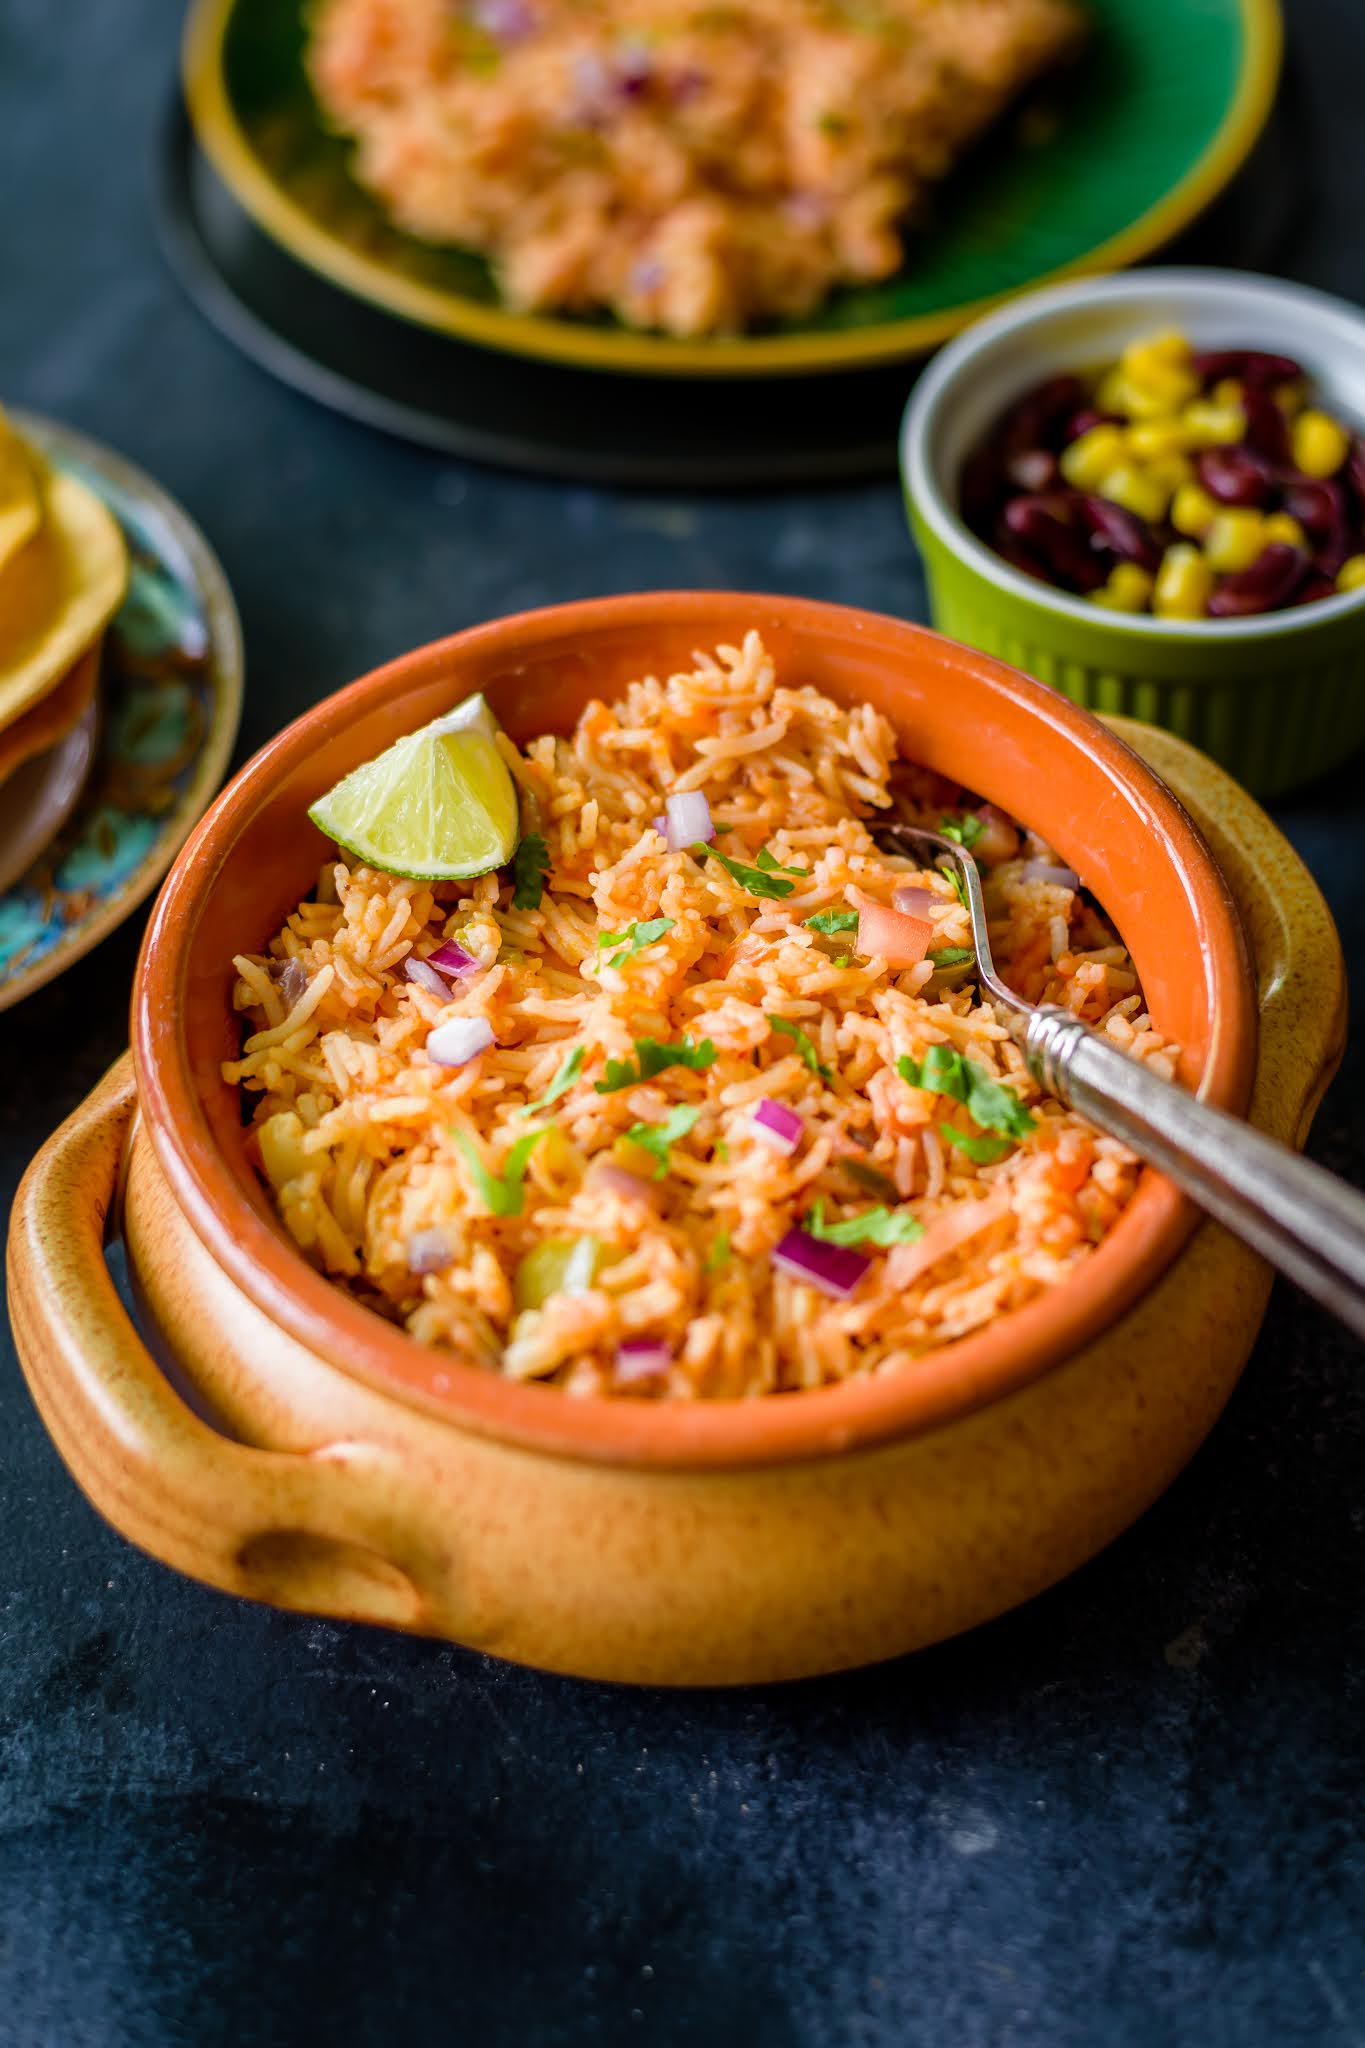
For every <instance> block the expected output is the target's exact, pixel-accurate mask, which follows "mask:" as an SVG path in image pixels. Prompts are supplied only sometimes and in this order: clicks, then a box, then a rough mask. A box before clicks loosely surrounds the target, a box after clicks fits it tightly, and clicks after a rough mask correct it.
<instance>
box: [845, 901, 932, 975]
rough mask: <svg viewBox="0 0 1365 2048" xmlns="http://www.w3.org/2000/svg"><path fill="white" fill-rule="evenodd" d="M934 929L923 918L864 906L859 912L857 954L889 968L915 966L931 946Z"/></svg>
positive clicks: (875, 904)
mask: <svg viewBox="0 0 1365 2048" xmlns="http://www.w3.org/2000/svg"><path fill="white" fill-rule="evenodd" d="M933 937H934V927H933V926H932V925H931V924H930V922H929V920H928V919H927V918H924V917H911V916H910V915H909V913H908V912H907V911H904V910H888V909H886V908H885V907H884V906H883V905H882V904H880V903H864V904H863V905H862V906H861V908H860V909H859V911H858V951H859V952H860V953H861V954H862V955H863V957H864V959H871V958H872V957H873V956H874V955H875V956H876V958H877V959H878V960H885V962H886V964H887V966H888V967H918V965H919V963H920V961H921V960H922V959H923V958H924V956H925V954H926V953H927V952H928V951H929V948H930V946H931V944H932V943H933Z"/></svg>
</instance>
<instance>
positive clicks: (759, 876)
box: [692, 840, 810, 902]
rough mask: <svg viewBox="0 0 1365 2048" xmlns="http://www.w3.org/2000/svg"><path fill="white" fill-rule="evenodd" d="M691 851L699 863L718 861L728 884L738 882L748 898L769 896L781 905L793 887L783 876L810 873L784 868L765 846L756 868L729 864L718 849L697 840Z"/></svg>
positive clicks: (738, 863) (743, 864)
mask: <svg viewBox="0 0 1365 2048" xmlns="http://www.w3.org/2000/svg"><path fill="white" fill-rule="evenodd" d="M692 851H693V853H694V854H695V855H696V856H697V859H698V860H708V859H709V860H718V861H719V862H720V864H721V866H722V867H723V868H724V870H725V872H726V874H727V875H729V876H730V878H731V880H732V881H735V882H738V883H739V886H740V888H741V889H747V890H748V892H749V894H750V895H751V896H769V897H772V898H773V899H774V900H775V901H777V902H781V900H782V898H783V897H784V896H790V895H791V892H792V890H793V889H794V888H795V887H796V883H795V882H794V881H791V882H788V881H784V880H783V879H782V877H783V876H786V875H795V876H799V877H803V878H804V877H805V876H806V875H808V874H809V873H810V869H809V868H784V867H783V866H781V864H780V863H779V862H778V860H777V858H776V856H775V855H773V854H771V853H769V851H768V849H767V847H766V846H761V847H760V848H759V850H758V856H757V859H758V865H757V866H756V867H748V866H746V865H745V863H744V862H743V861H742V860H732V859H731V857H730V855H729V854H728V853H722V852H721V850H720V848H719V847H718V846H704V845H703V844H702V842H701V841H700V840H698V841H697V843H696V845H695V846H694V847H693V848H692Z"/></svg>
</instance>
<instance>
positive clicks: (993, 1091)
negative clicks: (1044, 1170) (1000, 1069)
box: [896, 1045, 1037, 1138]
mask: <svg viewBox="0 0 1365 2048" xmlns="http://www.w3.org/2000/svg"><path fill="white" fill-rule="evenodd" d="M896 1071H897V1073H898V1074H899V1075H900V1077H901V1079H902V1080H903V1081H908V1082H909V1084H910V1086H911V1087H912V1088H925V1089H928V1090H929V1091H930V1093H931V1094H934V1095H950V1096H951V1097H952V1099H953V1101H954V1102H961V1103H963V1104H964V1105H965V1107H966V1109H967V1112H968V1114H969V1115H970V1116H971V1117H972V1118H973V1119H974V1120H975V1122H977V1123H978V1124H980V1126H981V1128H982V1130H983V1131H1001V1132H1003V1133H1004V1134H1005V1136H1006V1137H1010V1138H1026V1137H1027V1136H1028V1134H1029V1132H1030V1131H1031V1130H1032V1129H1033V1127H1034V1124H1035V1123H1036V1121H1037V1119H1036V1118H1035V1117H1033V1116H1032V1115H1030V1113H1029V1111H1028V1110H1026V1109H1025V1107H1024V1105H1023V1103H1022V1102H1021V1101H1020V1100H1019V1097H1018V1096H1017V1095H1015V1094H1014V1093H1012V1091H1011V1090H1010V1089H1008V1088H1003V1087H1001V1085H1000V1083H999V1082H998V1081H993V1080H992V1079H991V1077H990V1075H989V1074H988V1073H987V1072H986V1070H985V1068H984V1067H980V1066H978V1065H977V1063H976V1061H975V1060H969V1059H966V1058H964V1056H963V1055H962V1054H961V1053H960V1052H954V1051H953V1050H952V1048H951V1047H949V1046H946V1045H931V1046H930V1048H929V1050H928V1052H927V1053H926V1054H925V1055H924V1058H923V1059H922V1060H913V1059H911V1058H910V1057H909V1056H908V1054H907V1055H905V1056H903V1057H902V1058H901V1059H898V1060H897V1062H896Z"/></svg>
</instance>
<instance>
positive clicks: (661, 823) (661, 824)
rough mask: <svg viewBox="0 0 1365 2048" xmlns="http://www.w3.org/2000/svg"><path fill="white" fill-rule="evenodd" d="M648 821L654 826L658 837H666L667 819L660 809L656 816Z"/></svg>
mask: <svg viewBox="0 0 1365 2048" xmlns="http://www.w3.org/2000/svg"><path fill="white" fill-rule="evenodd" d="M649 822H650V824H651V825H652V826H653V827H654V830H655V831H656V832H657V833H658V835H659V837H660V839H667V837H668V820H667V818H666V817H665V816H664V814H663V812H662V811H660V813H659V815H658V817H657V818H651V819H650V821H649Z"/></svg>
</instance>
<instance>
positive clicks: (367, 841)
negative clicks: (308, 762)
mask: <svg viewBox="0 0 1365 2048" xmlns="http://www.w3.org/2000/svg"><path fill="white" fill-rule="evenodd" d="M496 732H497V727H496V725H495V723H494V720H493V715H492V713H491V712H490V711H489V709H488V706H487V704H486V703H485V702H484V700H483V697H482V696H481V695H475V696H473V697H466V698H465V700H464V702H463V703H462V704H457V705H456V707H455V709H454V710H453V711H449V712H447V713H446V714H445V716H444V717H442V718H436V719H433V720H432V722H431V724H430V725H424V726H423V727H422V728H421V729H420V731H418V732H413V733H407V734H406V735H405V736H404V737H403V738H402V739H400V740H395V741H394V743H393V745H392V746H391V747H388V748H386V749H385V751H384V752H383V753H382V754H379V755H377V756H376V758H375V759H374V760H372V761H364V762H362V763H361V765H360V766H359V767H358V768H353V769H352V770H351V772H350V774H349V775H346V776H343V778H342V780H341V781H340V782H338V783H337V784H335V786H334V787H333V788H331V789H329V790H328V791H327V794H326V795H325V796H321V797H319V798H318V800H317V802H316V803H315V804H313V805H312V807H311V808H310V810H309V813H308V815H309V817H310V818H311V819H312V821H313V823H314V824H315V825H316V826H317V828H318V830H319V831H320V832H325V833H326V834H327V837H328V838H329V839H334V840H335V841H336V843H337V845H338V846H341V847H344V848H345V849H346V851H347V852H348V853H350V854H354V856H355V857H356V859H357V860H359V861H363V862H364V864H365V866H366V867H371V868H378V869H380V870H381V872H383V873H385V874H391V875H405V876H410V877H412V878H413V879H415V880H419V881H462V880H464V879H466V878H467V877H469V876H472V875H484V874H487V873H488V872H489V870H490V869H492V868H500V867H502V866H504V865H505V863H506V862H507V861H509V860H510V859H511V858H512V853H513V850H514V848H515V847H516V844H517V829H518V821H517V793H516V787H515V785H514V784H513V781H512V777H511V774H510V772H509V770H508V767H507V763H506V762H505V761H504V760H503V758H502V755H501V754H500V753H499V752H498V747H497V741H496V738H495V735H496Z"/></svg>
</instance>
